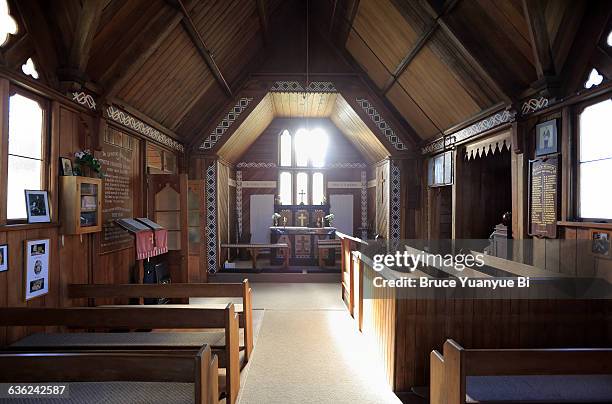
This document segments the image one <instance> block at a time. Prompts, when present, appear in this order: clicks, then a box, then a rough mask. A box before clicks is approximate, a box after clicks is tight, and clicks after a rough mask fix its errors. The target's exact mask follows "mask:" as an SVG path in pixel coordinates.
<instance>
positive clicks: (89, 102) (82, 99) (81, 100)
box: [72, 91, 96, 110]
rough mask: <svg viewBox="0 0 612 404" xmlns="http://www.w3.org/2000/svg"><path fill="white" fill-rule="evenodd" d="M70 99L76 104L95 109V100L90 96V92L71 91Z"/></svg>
mask: <svg viewBox="0 0 612 404" xmlns="http://www.w3.org/2000/svg"><path fill="white" fill-rule="evenodd" d="M72 101H74V102H76V103H77V104H81V105H85V106H86V107H87V108H89V109H93V110H95V109H96V101H95V100H94V98H93V97H92V96H91V94H87V93H86V92H84V91H81V92H77V91H75V92H73V93H72Z"/></svg>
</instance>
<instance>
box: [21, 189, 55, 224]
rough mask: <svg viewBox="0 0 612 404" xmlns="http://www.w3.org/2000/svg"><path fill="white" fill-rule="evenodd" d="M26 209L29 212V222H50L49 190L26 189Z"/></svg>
mask: <svg viewBox="0 0 612 404" xmlns="http://www.w3.org/2000/svg"><path fill="white" fill-rule="evenodd" d="M25 198H26V210H27V212H28V223H49V222H51V214H50V213H49V195H48V193H47V191H31V190H28V189H26V191H25Z"/></svg>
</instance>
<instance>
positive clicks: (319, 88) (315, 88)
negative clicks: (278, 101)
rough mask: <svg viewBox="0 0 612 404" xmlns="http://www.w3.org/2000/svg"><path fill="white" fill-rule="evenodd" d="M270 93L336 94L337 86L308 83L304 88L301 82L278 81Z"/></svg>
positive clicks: (327, 83)
mask: <svg viewBox="0 0 612 404" xmlns="http://www.w3.org/2000/svg"><path fill="white" fill-rule="evenodd" d="M270 91H271V92H273V93H276V92H281V93H287V92H306V93H336V92H338V90H336V86H335V85H334V83H332V82H331V81H311V82H310V83H308V86H307V87H306V88H304V86H302V84H301V83H300V82H299V81H295V80H286V81H277V82H275V83H274V84H273V85H272V87H270Z"/></svg>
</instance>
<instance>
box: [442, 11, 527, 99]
mask: <svg viewBox="0 0 612 404" xmlns="http://www.w3.org/2000/svg"><path fill="white" fill-rule="evenodd" d="M437 21H438V24H439V25H440V28H442V30H444V32H445V33H446V35H447V36H448V37H449V38H450V40H451V44H452V45H453V46H455V48H456V49H457V50H459V52H460V53H461V55H463V57H464V58H465V59H466V60H467V61H468V63H469V64H470V65H471V66H472V67H473V68H474V69H475V70H476V72H478V74H479V75H480V76H481V77H482V78H483V79H484V80H485V81H486V82H487V83H488V84H489V85H490V86H491V88H493V89H494V90H495V91H496V92H497V93H499V94H502V95H503V97H504V99H505V100H506V101H509V100H511V99H512V96H513V95H515V94H516V93H517V92H518V90H519V89H516V88H513V87H512V86H511V83H505V82H503V83H501V82H500V83H498V82H497V80H495V78H494V77H493V75H491V73H489V71H488V70H487V69H486V68H485V67H484V66H486V65H485V64H484V63H483V62H482V59H483V58H484V57H483V56H482V55H480V54H476V53H474V52H473V49H474V47H470V48H468V47H467V46H466V44H465V43H464V42H462V41H461V39H460V38H459V34H458V32H456V31H455V29H453V27H451V26H450V25H449V24H447V23H446V18H445V17H440V18H439V19H438V20H437ZM479 46H482V45H479Z"/></svg>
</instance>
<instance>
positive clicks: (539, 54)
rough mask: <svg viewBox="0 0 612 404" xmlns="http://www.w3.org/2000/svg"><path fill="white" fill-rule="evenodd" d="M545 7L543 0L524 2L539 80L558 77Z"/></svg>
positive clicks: (524, 0) (525, 0) (527, 0)
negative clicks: (545, 16)
mask: <svg viewBox="0 0 612 404" xmlns="http://www.w3.org/2000/svg"><path fill="white" fill-rule="evenodd" d="M544 7H545V6H544V3H543V2H542V0H523V11H524V13H525V17H526V20H527V27H528V28H529V37H530V39H531V48H532V50H533V59H534V61H535V67H536V71H537V73H538V78H539V79H542V78H544V77H546V76H555V75H556V72H555V62H554V58H553V55H552V49H551V43H550V39H549V37H548V29H547V28H546V20H545V18H544Z"/></svg>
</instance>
